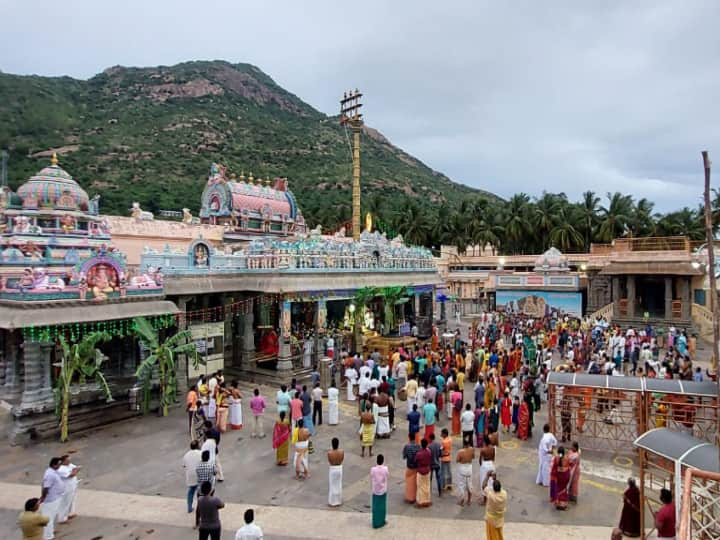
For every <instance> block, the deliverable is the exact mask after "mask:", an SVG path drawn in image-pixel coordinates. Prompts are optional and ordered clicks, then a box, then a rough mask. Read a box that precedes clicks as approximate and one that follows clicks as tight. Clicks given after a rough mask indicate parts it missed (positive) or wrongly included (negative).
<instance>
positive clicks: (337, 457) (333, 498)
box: [327, 390, 345, 506]
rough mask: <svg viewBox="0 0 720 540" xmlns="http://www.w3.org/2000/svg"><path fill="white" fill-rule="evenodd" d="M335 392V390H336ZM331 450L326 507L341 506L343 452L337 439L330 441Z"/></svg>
mask: <svg viewBox="0 0 720 540" xmlns="http://www.w3.org/2000/svg"><path fill="white" fill-rule="evenodd" d="M336 391H337V390H336ZM331 445H332V450H328V455H327V456H328V506H340V505H341V504H342V476H343V474H342V473H343V466H342V464H343V460H344V459H345V452H344V451H343V450H340V441H339V440H338V439H337V437H335V438H333V440H332V441H331Z"/></svg>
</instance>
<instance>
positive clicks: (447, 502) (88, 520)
mask: <svg viewBox="0 0 720 540" xmlns="http://www.w3.org/2000/svg"><path fill="white" fill-rule="evenodd" d="M250 388H251V387H250V386H244V388H243V389H244V390H245V394H244V395H250V392H249V390H250ZM275 390H276V389H274V388H269V387H261V391H262V392H263V394H264V395H265V396H266V397H268V396H274V393H275ZM470 399H471V389H470V388H467V389H466V400H470ZM268 401H272V399H269V400H268ZM404 407H405V404H404V403H401V411H403V410H404ZM244 412H245V413H247V412H248V411H247V410H246V411H244ZM274 416H275V407H274V404H272V406H271V407H270V410H269V411H268V412H267V413H266V419H265V423H266V433H267V434H268V436H267V437H266V438H265V439H252V438H251V437H250V432H249V430H248V427H246V428H245V429H243V430H240V431H231V432H228V433H225V434H224V435H223V439H222V443H221V458H222V465H223V469H224V473H225V478H226V480H225V482H224V483H219V484H218V488H217V493H218V495H219V496H220V497H221V498H222V499H223V500H224V501H225V502H226V503H232V504H229V505H228V507H227V508H226V509H225V510H223V511H222V513H221V517H222V520H223V525H224V527H223V528H224V531H225V532H224V535H223V538H233V537H234V531H235V530H237V528H238V527H239V526H241V525H242V523H241V522H242V513H243V511H244V509H245V508H246V507H249V506H252V507H255V508H257V509H258V512H257V521H258V523H259V524H260V526H261V527H262V528H263V529H264V531H265V533H266V536H267V537H268V538H340V537H347V536H349V535H351V534H357V533H358V532H360V533H361V534H363V535H369V536H374V535H378V536H379V535H383V536H385V537H387V535H388V534H390V533H391V534H392V536H393V538H405V537H408V538H409V537H410V536H414V535H415V534H416V533H417V532H419V531H424V532H430V531H437V534H438V535H440V534H447V533H448V531H450V530H451V529H452V528H455V529H457V531H458V532H459V533H462V532H463V531H470V530H472V529H477V530H478V531H480V530H481V529H482V530H484V524H483V523H482V521H481V520H482V518H483V515H484V510H483V509H482V508H480V507H479V506H478V505H477V504H474V505H473V506H472V507H470V508H461V507H459V506H458V505H457V504H456V499H455V497H452V496H444V497H443V498H442V499H438V498H437V494H436V493H434V494H433V506H432V507H431V508H429V509H422V510H419V509H416V508H414V507H412V506H409V505H406V504H405V503H404V502H403V479H404V462H403V461H402V459H401V453H402V446H403V444H404V443H405V439H406V433H407V422H406V421H399V422H398V430H397V431H396V432H395V433H394V434H393V437H392V438H391V439H389V440H379V441H376V447H375V452H376V453H383V454H384V455H385V457H386V463H387V464H388V466H389V468H390V471H391V482H390V488H389V495H388V514H389V517H388V521H389V526H388V527H387V528H386V529H385V530H384V531H383V532H373V531H372V529H371V528H370V514H369V512H370V507H369V504H370V485H369V478H368V472H369V469H370V467H371V465H372V464H374V458H373V459H372V460H371V459H370V458H368V457H366V458H364V459H363V458H361V457H360V445H359V441H358V438H357V435H356V428H357V423H356V422H357V421H356V415H355V406H354V405H353V404H350V403H349V402H342V403H341V414H340V424H339V425H338V426H327V425H322V426H320V427H319V428H318V430H317V434H316V436H315V437H314V444H315V449H316V451H315V453H314V454H313V455H312V456H311V458H310V465H311V472H312V475H311V477H310V478H309V479H307V480H305V481H296V480H295V479H294V477H293V471H292V470H291V469H289V468H287V467H276V466H275V464H274V463H275V462H274V451H273V449H272V447H271V442H270V436H269V434H270V432H271V425H270V424H271V419H273V418H274ZM544 418H545V411H542V412H541V413H540V414H539V415H538V417H537V418H536V426H541V425H542V423H543V422H544ZM448 424H449V423H448V421H447V419H446V416H445V415H444V414H443V415H442V417H441V422H440V424H439V426H440V427H443V426H445V425H448ZM186 429H187V418H186V416H185V414H184V411H183V410H182V409H181V408H176V409H174V410H173V411H172V413H171V416H170V417H168V418H158V417H156V416H148V417H144V418H141V419H136V420H131V421H127V422H124V423H120V424H115V425H112V426H109V427H108V428H105V429H103V430H99V431H95V432H92V433H85V434H79V435H76V436H74V437H72V438H71V441H70V442H69V443H67V444H65V445H61V444H60V443H57V442H43V443H40V444H36V445H33V446H30V447H28V448H20V447H8V448H6V453H5V459H3V460H2V463H0V482H2V483H1V484H0V488H2V490H1V492H2V494H1V495H0V508H2V510H0V528H1V529H2V530H4V531H17V528H16V526H15V525H14V522H15V519H16V517H17V513H18V512H19V509H20V507H21V505H22V503H23V502H24V500H25V499H26V498H27V497H30V496H37V494H39V487H38V486H39V483H40V479H41V477H42V473H43V470H44V469H45V467H46V466H47V462H48V461H49V459H50V457H52V456H54V455H59V454H62V453H66V452H72V453H73V459H74V461H75V462H76V463H78V464H80V465H82V466H83V467H84V471H83V474H82V483H81V484H80V489H79V504H78V512H79V517H78V518H77V519H76V520H75V521H74V522H73V523H72V524H70V525H63V526H60V527H59V528H58V529H57V531H58V534H57V538H59V539H60V538H66V539H74V538H77V539H100V538H102V539H110V538H112V539H115V538H117V539H123V538H124V539H128V538H133V539H134V538H154V539H165V538H167V539H171V538H172V539H185V538H187V539H191V538H196V534H197V533H196V532H195V531H193V530H192V529H191V525H192V523H193V518H192V516H189V515H188V514H187V513H186V511H185V503H184V498H185V487H184V472H183V469H182V465H181V459H182V456H183V454H184V453H185V451H186V450H187V443H188V441H187V436H186ZM538 429H539V427H536V433H537V430H538ZM332 437H339V438H340V441H341V446H342V447H343V448H344V449H345V452H346V457H345V467H344V479H343V484H344V491H343V500H344V503H343V506H342V507H340V508H338V509H330V508H328V507H327V460H326V458H325V451H326V450H327V449H328V448H329V446H330V439H331V438H332ZM537 441H538V437H537V435H536V437H535V438H534V439H532V440H530V441H527V442H521V441H518V440H517V439H515V438H513V437H512V436H508V435H505V436H504V437H501V447H500V449H499V451H498V457H497V464H498V475H499V478H500V479H501V481H502V482H503V486H504V487H505V488H506V489H507V491H508V495H509V507H508V512H507V516H506V521H507V525H506V535H507V538H520V537H526V536H528V535H531V534H532V533H533V532H537V533H538V534H540V535H541V536H544V535H545V534H547V526H554V527H555V526H561V527H560V528H557V527H556V528H555V529H554V531H555V532H554V536H555V538H581V537H582V538H603V539H604V538H608V537H609V531H610V527H612V526H613V525H614V524H615V523H616V522H617V518H618V516H619V509H620V500H621V493H622V489H623V483H624V479H625V478H626V477H627V476H629V475H630V474H632V473H633V469H634V464H633V463H631V462H630V460H629V459H626V458H624V457H623V458H622V459H620V458H615V459H613V456H609V455H604V454H590V453H586V454H585V455H584V456H583V476H582V479H581V482H582V483H581V494H580V502H579V504H578V505H577V506H571V507H570V508H569V509H568V510H567V511H565V512H558V511H556V510H555V509H554V508H553V507H552V506H551V505H550V504H549V502H548V492H547V489H546V488H542V487H540V486H536V485H535V475H536V472H537V453H536V445H537ZM459 444H460V441H459V439H457V440H456V441H455V448H458V447H459ZM13 534H15V535H19V533H18V532H14V533H13ZM478 534H484V533H478Z"/></svg>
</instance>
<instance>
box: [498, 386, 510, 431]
mask: <svg viewBox="0 0 720 540" xmlns="http://www.w3.org/2000/svg"><path fill="white" fill-rule="evenodd" d="M500 423H501V424H502V425H503V427H504V428H505V433H508V432H509V431H510V424H512V400H511V399H510V392H509V391H508V390H505V395H504V397H503V398H502V401H500Z"/></svg>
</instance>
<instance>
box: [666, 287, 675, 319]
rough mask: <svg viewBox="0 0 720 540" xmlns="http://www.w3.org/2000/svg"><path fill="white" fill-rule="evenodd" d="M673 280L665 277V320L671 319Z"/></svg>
mask: <svg viewBox="0 0 720 540" xmlns="http://www.w3.org/2000/svg"><path fill="white" fill-rule="evenodd" d="M672 285H673V278H671V277H670V276H665V318H666V319H668V320H670V319H672V301H673V297H672V290H673V287H672Z"/></svg>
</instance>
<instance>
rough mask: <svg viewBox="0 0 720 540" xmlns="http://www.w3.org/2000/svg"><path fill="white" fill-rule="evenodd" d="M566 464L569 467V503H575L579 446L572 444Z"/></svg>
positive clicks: (577, 485)
mask: <svg viewBox="0 0 720 540" xmlns="http://www.w3.org/2000/svg"><path fill="white" fill-rule="evenodd" d="M568 464H569V465H570V485H569V488H568V491H569V493H570V502H574V503H577V500H578V495H579V494H580V445H579V444H578V443H577V442H574V443H572V449H571V450H570V451H569V452H568Z"/></svg>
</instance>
